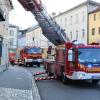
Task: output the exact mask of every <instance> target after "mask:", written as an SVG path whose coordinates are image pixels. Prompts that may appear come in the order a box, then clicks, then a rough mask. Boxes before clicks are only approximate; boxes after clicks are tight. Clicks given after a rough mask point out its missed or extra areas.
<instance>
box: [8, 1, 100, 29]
mask: <svg viewBox="0 0 100 100" xmlns="http://www.w3.org/2000/svg"><path fill="white" fill-rule="evenodd" d="M41 1H42V3H43V4H44V7H45V8H46V10H47V12H48V13H49V14H52V12H56V13H57V14H58V13H60V12H64V11H67V10H68V9H70V8H73V7H75V6H76V5H78V4H80V3H82V2H84V1H86V0H41ZM94 1H96V2H99V3H100V0H94ZM12 3H13V6H14V9H13V10H12V11H11V12H10V17H9V23H11V24H14V25H16V26H19V27H20V28H21V29H26V28H29V27H31V26H32V25H36V24H37V22H36V21H35V19H34V16H33V15H32V14H31V12H28V11H25V10H24V8H23V7H22V6H21V5H20V4H19V2H18V1H17V0H12Z"/></svg>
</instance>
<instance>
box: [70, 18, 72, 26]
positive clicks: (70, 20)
mask: <svg viewBox="0 0 100 100" xmlns="http://www.w3.org/2000/svg"><path fill="white" fill-rule="evenodd" d="M70 24H71V25H72V16H70Z"/></svg>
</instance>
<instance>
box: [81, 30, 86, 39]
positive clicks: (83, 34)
mask: <svg viewBox="0 0 100 100" xmlns="http://www.w3.org/2000/svg"><path fill="white" fill-rule="evenodd" d="M84 36H85V29H82V38H84Z"/></svg>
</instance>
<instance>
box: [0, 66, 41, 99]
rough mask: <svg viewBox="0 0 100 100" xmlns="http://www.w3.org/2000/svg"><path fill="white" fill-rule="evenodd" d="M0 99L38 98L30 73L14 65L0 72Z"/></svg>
mask: <svg viewBox="0 0 100 100" xmlns="http://www.w3.org/2000/svg"><path fill="white" fill-rule="evenodd" d="M0 100H40V95H39V92H38V89H37V86H36V84H35V81H34V77H33V76H32V75H31V73H30V72H29V71H27V70H26V69H24V68H20V67H19V68H18V67H16V66H14V67H10V68H9V70H7V71H5V72H2V73H0Z"/></svg>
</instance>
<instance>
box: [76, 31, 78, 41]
mask: <svg viewBox="0 0 100 100" xmlns="http://www.w3.org/2000/svg"><path fill="white" fill-rule="evenodd" d="M77 39H78V30H77V31H76V40H77Z"/></svg>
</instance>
